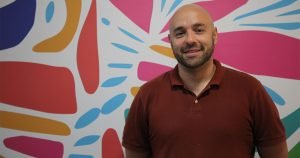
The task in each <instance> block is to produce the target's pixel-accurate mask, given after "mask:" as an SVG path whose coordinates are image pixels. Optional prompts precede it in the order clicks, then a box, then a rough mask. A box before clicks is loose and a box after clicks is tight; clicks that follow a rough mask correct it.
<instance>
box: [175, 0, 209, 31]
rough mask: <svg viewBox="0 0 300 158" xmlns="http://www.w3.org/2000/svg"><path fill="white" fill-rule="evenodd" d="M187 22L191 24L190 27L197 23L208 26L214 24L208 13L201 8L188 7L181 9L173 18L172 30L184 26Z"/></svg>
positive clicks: (195, 6)
mask: <svg viewBox="0 0 300 158" xmlns="http://www.w3.org/2000/svg"><path fill="white" fill-rule="evenodd" d="M188 20H190V21H188ZM187 22H189V25H194V24H196V23H199V24H202V25H208V24H210V23H212V20H211V17H210V15H209V14H208V12H207V11H206V10H205V9H203V8H201V7H200V6H197V5H186V6H183V7H181V8H179V9H178V10H177V11H176V12H175V13H174V15H173V16H172V18H171V20H170V30H171V29H174V28H177V27H180V25H182V26H184V25H185V24H186V23H187Z"/></svg>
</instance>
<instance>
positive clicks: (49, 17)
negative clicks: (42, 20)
mask: <svg viewBox="0 0 300 158" xmlns="http://www.w3.org/2000/svg"><path fill="white" fill-rule="evenodd" d="M53 15H54V2H53V1H51V2H50V3H49V4H48V6H47V9H46V22H47V23H49V22H50V21H51V20H52V17H53Z"/></svg>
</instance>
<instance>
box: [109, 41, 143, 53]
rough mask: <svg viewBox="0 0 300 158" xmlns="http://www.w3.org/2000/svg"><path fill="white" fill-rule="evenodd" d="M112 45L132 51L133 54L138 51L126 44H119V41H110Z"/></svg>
mask: <svg viewBox="0 0 300 158" xmlns="http://www.w3.org/2000/svg"><path fill="white" fill-rule="evenodd" d="M111 44H112V45H113V46H115V47H117V48H119V49H122V50H124V51H126V52H129V53H134V54H137V53H138V52H137V51H136V50H134V49H132V48H130V47H128V46H125V45H122V44H119V43H111Z"/></svg>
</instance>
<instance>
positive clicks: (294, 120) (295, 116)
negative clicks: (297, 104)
mask: <svg viewBox="0 0 300 158" xmlns="http://www.w3.org/2000/svg"><path fill="white" fill-rule="evenodd" d="M299 120H300V108H298V109H297V110H295V111H294V112H292V113H291V114H289V115H288V116H286V117H285V118H283V119H281V121H282V123H283V126H284V128H285V134H286V137H287V138H289V137H290V136H291V135H293V133H295V132H296V131H297V130H298V129H299V127H300V121H299Z"/></svg>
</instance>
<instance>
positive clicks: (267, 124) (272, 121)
mask: <svg viewBox="0 0 300 158" xmlns="http://www.w3.org/2000/svg"><path fill="white" fill-rule="evenodd" d="M254 96H255V98H254V100H255V101H254V102H253V107H254V108H253V117H254V143H255V145H256V146H258V147H259V146H269V145H275V144H278V143H281V142H283V141H285V140H286V136H285V129H284V127H283V124H282V122H281V120H280V116H279V113H278V110H277V108H276V106H275V104H274V102H273V101H272V99H271V97H270V96H269V95H268V93H267V92H266V90H265V89H264V87H263V86H262V85H261V83H258V85H257V87H256V91H255V95H254Z"/></svg>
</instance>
